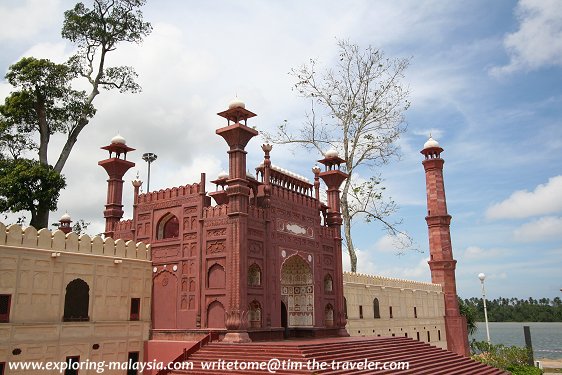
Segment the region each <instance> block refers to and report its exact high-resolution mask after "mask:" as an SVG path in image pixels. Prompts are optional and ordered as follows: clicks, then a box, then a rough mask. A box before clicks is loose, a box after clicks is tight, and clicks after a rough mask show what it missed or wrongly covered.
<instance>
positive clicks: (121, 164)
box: [98, 135, 135, 237]
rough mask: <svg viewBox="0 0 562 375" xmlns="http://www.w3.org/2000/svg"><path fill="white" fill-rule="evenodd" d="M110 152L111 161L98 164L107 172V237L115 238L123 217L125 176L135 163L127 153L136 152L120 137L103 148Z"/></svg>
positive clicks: (104, 212) (116, 137)
mask: <svg viewBox="0 0 562 375" xmlns="http://www.w3.org/2000/svg"><path fill="white" fill-rule="evenodd" d="M102 150H107V151H109V159H105V160H102V161H100V162H98V165H100V166H102V167H103V169H105V171H106V172H107V174H108V176H109V179H108V180H107V203H106V205H105V210H104V211H103V216H104V217H105V232H104V234H105V236H106V237H113V233H114V231H115V226H116V224H117V223H118V222H119V221H120V220H121V218H122V217H123V182H124V181H123V176H124V175H125V173H126V172H127V171H128V170H129V169H130V168H132V167H134V166H135V163H133V162H131V161H128V160H127V152H130V151H134V150H135V149H134V148H131V147H128V146H127V145H126V143H125V139H124V138H123V137H121V136H120V135H117V136H115V137H113V139H112V140H111V144H110V145H109V146H105V147H102Z"/></svg>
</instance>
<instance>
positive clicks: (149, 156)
mask: <svg viewBox="0 0 562 375" xmlns="http://www.w3.org/2000/svg"><path fill="white" fill-rule="evenodd" d="M157 158H158V156H157V155H156V154H154V153H152V152H145V153H144V154H142V160H144V161H145V162H147V163H148V177H147V179H146V192H147V193H150V164H152V162H153V161H154V160H156V159H157Z"/></svg>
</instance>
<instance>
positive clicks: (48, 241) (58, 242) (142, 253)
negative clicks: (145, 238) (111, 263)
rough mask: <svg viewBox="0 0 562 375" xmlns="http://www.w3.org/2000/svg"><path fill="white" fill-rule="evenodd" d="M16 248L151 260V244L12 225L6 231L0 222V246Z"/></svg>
mask: <svg viewBox="0 0 562 375" xmlns="http://www.w3.org/2000/svg"><path fill="white" fill-rule="evenodd" d="M2 246H13V247H23V248H36V249H41V250H49V251H53V252H71V253H79V254H88V255H99V256H107V257H114V258H123V259H138V260H150V259H151V256H150V245H146V244H144V243H143V242H138V243H135V242H133V241H124V240H121V239H119V240H117V241H115V240H114V239H113V238H111V237H108V238H105V239H103V238H102V237H100V236H94V237H90V236H88V235H87V234H83V235H81V236H78V235H77V234H76V233H74V232H71V233H68V234H65V233H64V232H62V231H60V230H56V231H54V232H51V231H50V230H48V229H45V228H43V229H40V230H39V231H37V230H36V229H35V228H33V227H27V228H22V227H21V226H19V225H16V224H13V225H10V226H9V227H7V228H6V226H5V225H4V224H2V223H0V247H2Z"/></svg>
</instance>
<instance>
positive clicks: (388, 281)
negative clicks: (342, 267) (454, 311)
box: [343, 272, 443, 292]
mask: <svg viewBox="0 0 562 375" xmlns="http://www.w3.org/2000/svg"><path fill="white" fill-rule="evenodd" d="M343 282H344V284H347V283H349V284H363V285H365V286H366V287H368V286H377V287H388V288H399V289H410V290H412V291H426V292H442V291H443V288H442V286H441V285H440V284H432V283H426V282H422V281H413V280H406V279H399V278H394V277H384V276H378V275H368V274H362V273H353V272H344V273H343Z"/></svg>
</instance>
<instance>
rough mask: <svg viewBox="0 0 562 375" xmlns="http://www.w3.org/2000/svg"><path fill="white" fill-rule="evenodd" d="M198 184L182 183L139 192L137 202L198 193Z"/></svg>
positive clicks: (148, 201)
mask: <svg viewBox="0 0 562 375" xmlns="http://www.w3.org/2000/svg"><path fill="white" fill-rule="evenodd" d="M199 187H200V184H198V183H194V184H192V185H184V186H178V187H173V188H168V189H164V190H158V191H153V192H150V193H145V194H140V195H139V200H138V203H150V202H157V201H162V200H169V199H174V198H181V197H187V196H190V195H196V194H199Z"/></svg>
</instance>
